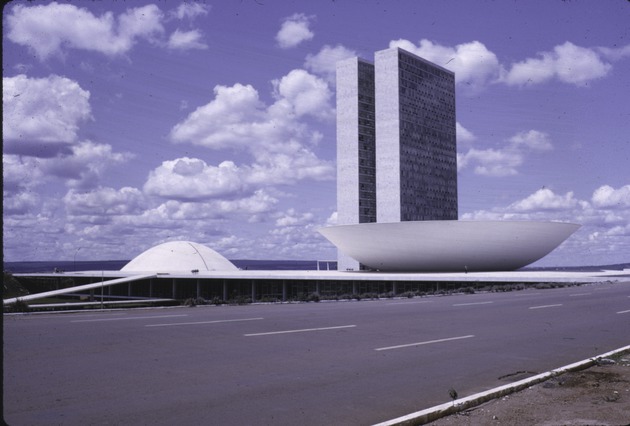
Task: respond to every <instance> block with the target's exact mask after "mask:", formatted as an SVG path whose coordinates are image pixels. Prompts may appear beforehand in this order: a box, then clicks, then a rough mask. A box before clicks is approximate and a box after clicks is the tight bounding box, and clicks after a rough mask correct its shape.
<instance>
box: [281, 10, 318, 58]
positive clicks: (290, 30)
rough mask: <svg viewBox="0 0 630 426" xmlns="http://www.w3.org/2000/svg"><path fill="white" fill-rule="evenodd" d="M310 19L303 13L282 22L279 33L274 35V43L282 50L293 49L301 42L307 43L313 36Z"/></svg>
mask: <svg viewBox="0 0 630 426" xmlns="http://www.w3.org/2000/svg"><path fill="white" fill-rule="evenodd" d="M312 20H313V18H312V17H308V16H306V15H304V14H303V13H296V14H294V15H291V16H289V17H288V18H286V19H285V20H284V22H283V23H282V26H281V27H280V31H278V33H277V34H276V42H277V43H278V46H280V47H281V48H283V49H288V48H291V47H295V46H297V45H298V44H300V43H302V42H303V41H308V40H310V39H312V38H313V37H314V36H315V33H313V31H311V29H310V25H311V21H312Z"/></svg>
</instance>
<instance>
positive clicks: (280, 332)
mask: <svg viewBox="0 0 630 426" xmlns="http://www.w3.org/2000/svg"><path fill="white" fill-rule="evenodd" d="M352 327H356V325H338V326H335V327H319V328H302V329H300V330H282V331H268V332H265V333H249V334H244V336H246V337H251V336H270V335H272V334H288V333H305V332H309V331H324V330H339V329H341V328H352Z"/></svg>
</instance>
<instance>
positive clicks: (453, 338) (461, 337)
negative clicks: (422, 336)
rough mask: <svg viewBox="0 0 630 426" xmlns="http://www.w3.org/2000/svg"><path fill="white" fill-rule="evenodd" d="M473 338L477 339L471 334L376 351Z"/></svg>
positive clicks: (388, 348) (377, 349)
mask: <svg viewBox="0 0 630 426" xmlns="http://www.w3.org/2000/svg"><path fill="white" fill-rule="evenodd" d="M471 337H475V335H474V334H469V335H467V336H459V337H448V338H446V339H438V340H427V341H426V342H417V343H408V344H406V345H396V346H386V347H384V348H376V349H374V350H375V351H388V350H390V349H401V348H409V347H411V346H420V345H430V344H432V343H441V342H450V341H451V340H461V339H470V338H471Z"/></svg>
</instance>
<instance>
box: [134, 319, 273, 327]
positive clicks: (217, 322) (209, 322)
mask: <svg viewBox="0 0 630 426" xmlns="http://www.w3.org/2000/svg"><path fill="white" fill-rule="evenodd" d="M261 319H264V318H238V319H227V320H214V321H197V322H173V323H165V324H147V325H145V327H168V326H171V325H197V324H219V323H223V322H239V321H257V320H261Z"/></svg>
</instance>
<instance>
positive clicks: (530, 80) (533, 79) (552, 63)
mask: <svg viewBox="0 0 630 426" xmlns="http://www.w3.org/2000/svg"><path fill="white" fill-rule="evenodd" d="M611 68H612V65H611V64H609V63H607V62H604V61H603V60H602V58H601V56H600V55H599V54H598V52H597V50H596V49H589V48H585V47H580V46H576V45H575V44H573V43H571V42H569V41H567V42H565V43H564V44H561V45H558V46H555V47H554V48H553V50H552V51H550V52H542V53H540V54H539V57H537V58H528V59H526V60H524V61H521V62H517V63H514V64H512V65H511V67H510V69H509V70H507V71H504V72H503V75H502V76H501V81H503V82H504V83H506V84H508V85H515V86H522V85H525V84H540V83H544V82H546V81H549V80H552V79H557V80H558V81H561V82H563V83H568V84H574V85H577V86H583V85H585V84H586V83H588V82H589V81H591V80H595V79H598V78H602V77H604V76H605V75H606V74H608V72H609V71H610V69H611Z"/></svg>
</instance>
